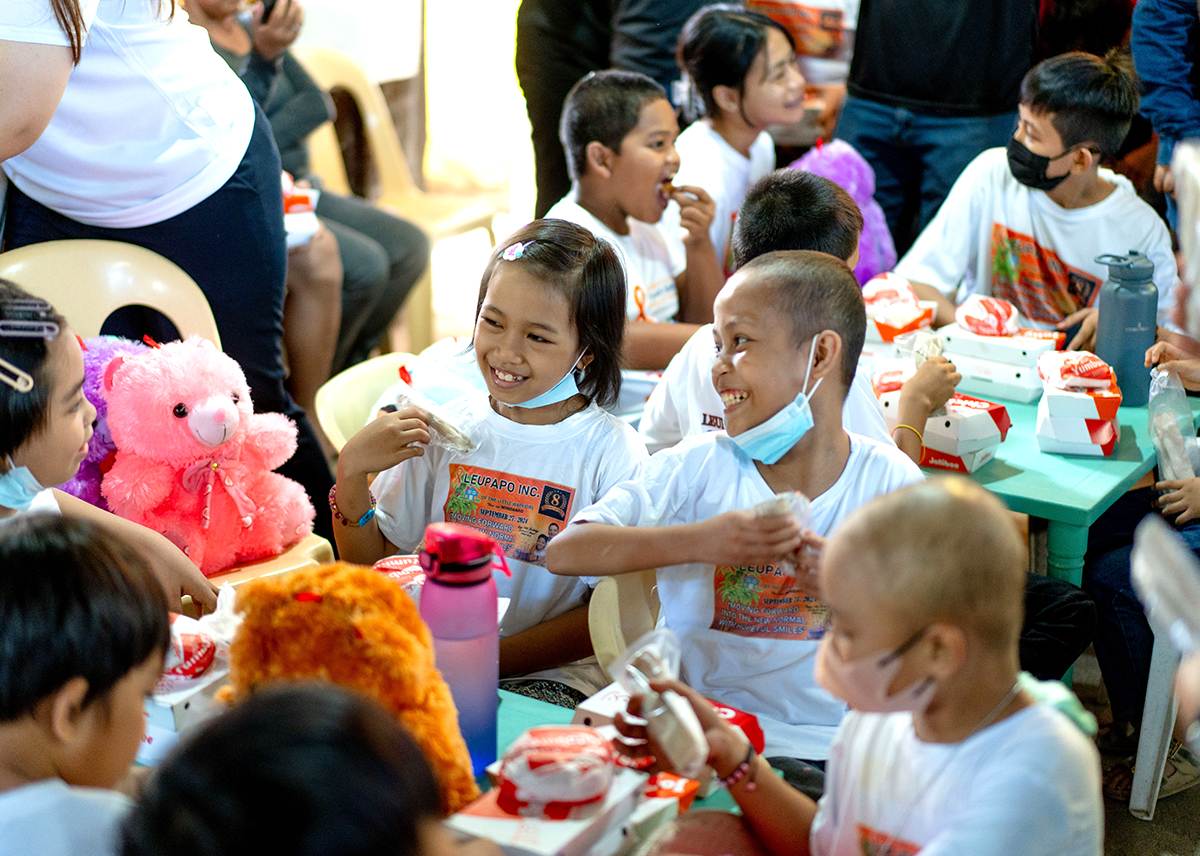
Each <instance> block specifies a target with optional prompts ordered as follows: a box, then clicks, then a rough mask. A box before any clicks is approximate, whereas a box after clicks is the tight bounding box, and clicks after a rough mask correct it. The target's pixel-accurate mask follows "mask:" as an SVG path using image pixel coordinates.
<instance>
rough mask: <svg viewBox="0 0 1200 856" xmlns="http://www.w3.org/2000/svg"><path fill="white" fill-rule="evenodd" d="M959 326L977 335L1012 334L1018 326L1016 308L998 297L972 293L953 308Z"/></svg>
mask: <svg viewBox="0 0 1200 856" xmlns="http://www.w3.org/2000/svg"><path fill="white" fill-rule="evenodd" d="M954 320H955V322H957V324H958V326H959V327H962V328H963V329H965V330H970V331H971V332H972V333H974V334H975V335H977V336H1012V335H1013V334H1015V333H1016V332H1017V328H1018V327H1019V326H1020V325H1019V324H1018V321H1017V308H1016V307H1015V306H1013V305H1012V304H1011V303H1009V302H1008V301H1007V300H1002V299H1000V298H999V297H982V296H980V295H978V294H972V295H971V296H970V297H968V298H967V299H966V300H964V301H963V302H962V304H961V305H959V307H958V309H956V310H954Z"/></svg>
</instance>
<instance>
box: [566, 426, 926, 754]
mask: <svg viewBox="0 0 1200 856" xmlns="http://www.w3.org/2000/svg"><path fill="white" fill-rule="evenodd" d="M921 479H922V476H921V471H920V470H919V469H917V465H916V464H914V463H913V462H912V461H911V460H909V458H908V457H907V456H906V455H905V454H904V453H903V452H901V451H900V450H899V449H897V448H896V447H895V446H886V445H884V444H882V443H877V442H875V441H874V440H868V439H867V438H865V437H858V436H856V435H854V434H851V435H850V458H849V460H848V461H847V462H846V467H845V469H844V470H843V471H842V474H841V476H840V477H839V478H838V480H837V481H836V482H834V484H833V486H832V487H831V488H829V490H827V491H825V492H824V493H823V494H821V495H820V496H818V497H816V498H815V499H813V500H812V513H813V520H812V525H811V528H812V529H813V531H814V532H816V533H817V534H819V535H824V536H828V535H829V534H830V533H831V532H833V530H834V529H835V528H836V526H837V524H838V523H839V522H840V521H841V520H842V519H843V518H844V517H845V516H846V515H847V514H849V513H850V512H851V511H853V510H854V509H855V508H858V507H859V506H860V505H862V504H863V503H865V502H867V501H868V500H869V499H872V498H873V497H876V496H879V495H880V494H885V493H888V492H890V491H893V490H896V489H897V488H900V487H903V486H904V485H906V484H911V483H913V482H918V481H921ZM774 495H775V493H774V491H772V490H771V488H770V487H768V486H767V483H766V482H765V481H763V478H762V476H761V475H759V473H758V469H757V468H756V467H755V465H754V462H753V461H752V460H750V458H749V457H747V456H746V455H745V454H744V453H742V452H741V450H739V449H738V448H737V447H736V446H735V445H734V444H733V442H732V441H731V440H730V439H729V437H727V436H726V435H725V434H724V432H721V433H717V434H711V435H710V434H705V435H702V436H699V437H689V438H688V439H686V440H684V441H683V442H682V443H680V444H679V445H678V446H676V447H674V448H672V449H668V450H666V451H665V452H662V453H660V454H657V455H655V456H654V457H652V458H651V459H650V460H649V461H647V462H646V465H645V468H644V469H643V471H642V476H641V478H639V479H637V480H633V481H627V482H624V483H623V484H620V485H617V487H615V488H613V489H612V490H611V491H609V493H608V494H607V495H606V496H605V497H604V498H603V499H602V500H600V501H599V502H598V503H596V504H595V505H593V506H592V507H591V508H587V509H584V510H583V511H581V512H580V513H579V514H578V515H577V516H576V518H575V520H576V522H580V523H584V522H586V523H606V524H610V525H615V526H677V525H681V524H686V523H697V522H700V521H703V520H708V519H709V518H711V517H715V516H716V515H718V514H723V513H725V512H727V511H734V510H737V509H743V508H746V509H748V508H752V507H753V506H754V505H756V504H757V503H759V502H762V501H763V500H765V499H770V498H771V497H772V496H774ZM789 583H790V578H789V577H788V576H786V575H785V574H784V573H783V572H782V571H779V570H777V569H776V568H775V566H774V565H758V566H753V567H738V568H733V567H719V568H718V567H716V566H715V565H712V564H705V563H694V564H686V565H672V566H669V567H662V568H659V569H658V596H659V600H660V601H661V602H662V612H661V620H662V621H663V623H665V625H666V626H667V627H669V628H671V629H672V630H674V631H675V633H676V634H678V636H679V642H680V647H681V648H682V649H683V656H682V661H681V664H680V665H681V672H682V677H683V679H684V680H685V681H686V682H687V683H688V684H690V685H691V686H693V687H695V688H696V689H697V690H698V691H700V692H701V693H703V694H704V695H705V696H707V697H709V698H711V699H714V700H717V701H722V702H725V703H726V704H730V705H732V706H733V707H736V708H739V709H740V710H744V711H747V712H748V713H753V714H754V715H756V716H757V717H758V721H759V724H760V725H761V726H762V729H763V732H764V734H765V735H766V741H767V742H766V749H765V751H764V752H763V755H764V756H765V757H768V758H769V757H772V756H777V755H782V756H787V757H791V758H804V759H808V760H814V759H822V758H824V757H825V756H826V754H827V752H828V750H829V742H830V741H831V740H832V739H833V732H834V729H835V728H836V727H837V724H838V722H840V721H841V719H842V716H843V714H844V713H845V712H846V706H845V704H843V703H842V702H841V701H839V700H838V699H835V698H834V697H833V696H831V695H830V694H829V693H827V692H826V691H825V690H823V689H821V688H820V687H819V686H817V684H816V681H815V680H814V679H813V659H814V655H815V654H816V650H817V642H818V640H819V639H820V638H821V636H822V634H823V633H824V624H825V615H826V610H825V607H824V606H823V605H822V604H821V603H819V602H818V601H817V600H815V599H814V598H811V597H807V596H804V595H800V594H798V593H795V592H794V591H792V590H791V588H790V585H789Z"/></svg>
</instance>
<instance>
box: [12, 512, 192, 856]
mask: <svg viewBox="0 0 1200 856" xmlns="http://www.w3.org/2000/svg"><path fill="white" fill-rule="evenodd" d="M0 567H2V568H4V573H3V574H0V854H3V856H18V854H19V856H70V854H75V853H88V854H96V856H103V854H107V853H115V852H116V824H117V823H118V822H119V821H120V819H121V817H122V816H124V814H125V812H126V811H127V810H128V808H129V801H128V800H127V799H126V798H125V797H124V796H122V795H120V794H117V793H115V792H112V791H110V790H106V789H111V788H112V787H113V786H114V785H116V784H117V782H118V780H120V779H121V778H122V777H123V776H124V775H125V774H126V773H127V772H128V770H129V766H130V765H131V764H132V763H133V759H134V756H135V755H136V754H137V749H138V744H139V743H140V742H141V739H142V732H143V715H142V701H143V700H144V698H145V696H146V694H147V693H149V692H150V690H151V689H152V688H153V687H154V684H155V683H156V682H157V681H158V679H159V676H160V675H161V674H162V668H163V658H164V656H165V655H166V651H167V645H168V642H169V631H168V619H167V599H166V597H165V595H164V594H163V591H162V587H161V586H160V585H159V583H158V581H157V580H156V579H155V578H154V575H153V574H152V573H151V571H150V567H149V565H148V564H147V562H146V560H145V559H144V558H143V557H142V556H141V555H140V553H139V552H138V551H137V550H135V549H133V547H132V545H129V544H126V543H123V542H122V541H121V540H119V539H118V538H116V537H115V536H113V535H112V534H110V533H109V532H108V531H106V530H105V529H104V528H103V527H101V526H98V525H96V524H94V523H92V522H90V521H87V520H80V519H76V518H72V517H64V516H60V515H57V514H29V515H24V516H22V517H21V518H20V519H19V520H15V521H13V522H11V523H9V524H6V525H5V526H3V527H0Z"/></svg>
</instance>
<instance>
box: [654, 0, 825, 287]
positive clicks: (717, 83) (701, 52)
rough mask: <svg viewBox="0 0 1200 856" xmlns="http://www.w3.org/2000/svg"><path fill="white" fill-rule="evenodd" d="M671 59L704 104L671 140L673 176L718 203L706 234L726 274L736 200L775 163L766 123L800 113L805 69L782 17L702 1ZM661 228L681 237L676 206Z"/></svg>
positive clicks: (781, 121)
mask: <svg viewBox="0 0 1200 856" xmlns="http://www.w3.org/2000/svg"><path fill="white" fill-rule="evenodd" d="M676 61H677V62H678V63H679V68H680V70H681V71H682V72H683V74H684V78H685V80H687V81H688V82H690V84H691V86H692V88H693V89H694V94H695V95H696V96H698V97H699V100H700V101H702V102H703V107H704V110H703V118H701V119H699V120H697V121H696V122H693V123H692V124H691V125H689V126H688V128H687V129H686V130H684V132H683V133H682V134H680V135H679V138H678V139H677V140H676V141H675V149H676V151H678V152H679V160H680V166H679V172H678V174H677V175H676V176H675V179H674V182H675V184H677V185H685V184H691V185H696V186H699V187H703V188H704V189H705V190H706V191H708V194H709V196H711V197H712V198H713V200H714V201H715V202H716V205H717V213H716V215H715V216H714V217H713V220H712V225H711V226H710V227H709V234H710V236H711V237H712V242H713V247H715V248H716V251H717V258H718V259H719V260H720V261H721V263H722V264H723V266H724V270H725V275H726V276H729V274H731V273H732V272H733V261H732V258H731V256H730V247H729V236H730V233H731V232H732V229H733V220H734V217H735V216H736V215H737V210H738V207H739V206H740V205H741V204H742V199H743V198H744V197H745V195H746V191H747V190H749V189H750V187H751V185H753V184H754V183H755V182H756V181H758V180H759V179H760V178H762V177H763V176H764V175H766V174H767V173H769V172H771V171H772V170H773V169H775V144H774V142H772V140H771V137H770V136H769V135H768V134H767V127H768V126H770V125H787V124H791V123H793V122H797V121H799V120H800V119H801V118H802V117H803V116H804V75H803V74H801V73H800V67H799V65H798V64H797V62H796V46H795V44H794V43H793V41H792V37H791V35H790V34H789V33H788V31H787V30H786V29H785V28H784V27H783V25H782V24H780V23H778V22H777V21H774V20H772V19H771V18H768V17H767V16H766V15H763V14H760V13H758V12H752V11H749V10H747V9H745V8H743V7H742V6H740V5H732V4H718V5H714V6H707V7H705V8H703V9H701V10H700V11H699V12H697V13H696V14H695V15H693V16H692V17H691V18H689V19H688V22H687V23H686V24H685V25H684V27H683V32H681V33H680V35H679V48H678V50H677V52H676ZM691 100H692V101H693V102H694V101H695V99H691ZM687 109H688V108H687V107H686V106H685V112H687ZM659 228H661V229H662V230H663V234H664V235H665V236H666V238H667V239H668V240H673V241H682V237H681V236H680V230H681V228H682V227H681V226H680V224H679V211H678V208H676V207H671V208H668V209H667V211H666V213H664V214H663V219H662V221H661V225H660V227H659Z"/></svg>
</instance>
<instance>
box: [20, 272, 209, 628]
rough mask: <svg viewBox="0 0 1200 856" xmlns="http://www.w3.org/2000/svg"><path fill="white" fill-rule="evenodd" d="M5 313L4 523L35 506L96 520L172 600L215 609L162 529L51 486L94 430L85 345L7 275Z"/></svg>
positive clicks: (73, 466) (64, 476)
mask: <svg viewBox="0 0 1200 856" xmlns="http://www.w3.org/2000/svg"><path fill="white" fill-rule="evenodd" d="M0 320H3V321H7V322H10V324H9V327H10V329H13V328H15V329H16V332H13V333H7V332H2V331H0V381H2V382H0V524H3V523H4V522H5V521H7V520H10V519H12V518H14V517H16V516H17V515H19V514H22V513H25V512H29V511H44V512H50V513H53V514H59V513H61V514H65V515H68V516H70V517H82V518H84V519H87V520H91V521H92V522H94V523H96V524H97V525H99V526H102V527H104V528H105V529H108V530H109V531H111V532H113V533H115V534H117V535H119V536H120V537H121V538H123V539H124V540H126V541H128V542H129V543H131V544H133V545H135V546H137V547H138V549H140V550H142V551H143V552H144V553H145V555H146V557H147V558H148V559H150V560H152V565H151V567H152V568H153V570H154V573H155V575H156V576H157V577H158V579H159V581H160V582H161V583H162V585H163V588H164V589H165V590H166V591H167V595H168V597H169V598H171V599H172V601H173V602H176V603H177V602H178V599H179V597H180V595H181V594H188V595H191V596H192V599H193V600H194V601H196V603H198V604H200V605H201V606H202V607H205V608H209V609H212V608H215V607H216V605H217V594H216V587H215V586H213V584H212V583H210V582H209V581H208V580H206V579H205V578H204V576H203V575H202V574H201V573H200V570H199V569H198V568H197V567H196V566H195V565H194V564H192V562H191V561H190V560H189V559H188V558H187V556H185V555H184V554H183V552H182V551H181V550H180V549H179V548H178V547H176V546H175V545H174V544H172V543H171V542H170V541H168V540H167V539H166V538H164V537H163V536H162V535H160V534H158V533H157V532H154V531H151V530H150V529H146V528H145V527H142V526H138V525H137V524H136V523H131V522H130V521H128V520H124V519H122V518H120V517H117V516H116V515H115V514H109V513H108V512H107V511H102V510H100V509H99V508H96V507H95V506H93V505H89V504H88V503H86V502H84V501H83V500H81V499H76V498H75V497H73V496H71V495H70V494H67V493H63V492H62V491H60V490H58V489H56V488H53V487H50V486H52V485H58V484H62V483H63V482H65V481H67V480H69V479H70V478H71V477H72V476H74V475H75V473H76V472H77V471H78V470H79V464H80V463H81V462H82V461H83V458H84V456H85V455H86V454H87V443H88V439H89V438H90V437H91V436H92V420H94V419H95V418H96V409H95V408H94V407H92V405H91V403H90V402H89V401H88V400H87V399H86V398H84V396H83V391H82V387H83V351H82V349H81V346H80V342H79V340H78V338H77V337H76V336H75V335H74V334H73V333H71V331H70V329H69V328H68V327H67V322H66V320H65V319H63V317H62V316H61V315H59V314H58V313H57V312H55V311H54V308H53V307H52V306H51V305H50V304H49V303H47V302H46V301H44V300H41V299H40V298H37V297H34V296H33V295H31V294H29V293H28V292H26V291H24V290H22V289H21V288H20V287H18V286H17V285H15V284H13V283H11V282H9V281H8V280H3V279H0ZM176 609H178V606H176Z"/></svg>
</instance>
